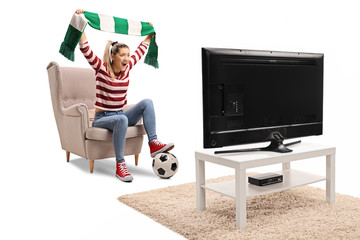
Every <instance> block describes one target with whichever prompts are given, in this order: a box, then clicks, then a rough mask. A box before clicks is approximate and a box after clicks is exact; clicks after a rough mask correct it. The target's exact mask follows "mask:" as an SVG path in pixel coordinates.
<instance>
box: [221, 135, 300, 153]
mask: <svg viewBox="0 0 360 240" xmlns="http://www.w3.org/2000/svg"><path fill="white" fill-rule="evenodd" d="M299 143H301V140H299V141H295V142H291V143H286V144H284V142H283V140H282V139H280V140H279V139H273V140H271V142H270V145H269V146H267V147H263V148H248V149H235V150H224V151H215V152H214V154H224V153H238V152H258V151H268V152H278V153H288V152H292V150H291V149H289V148H287V147H289V146H291V145H295V144H299Z"/></svg>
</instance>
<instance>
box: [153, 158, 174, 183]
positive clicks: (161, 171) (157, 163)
mask: <svg viewBox="0 0 360 240" xmlns="http://www.w3.org/2000/svg"><path fill="white" fill-rule="evenodd" d="M152 168H153V170H154V173H155V174H156V175H158V176H159V177H161V178H171V177H172V176H174V174H175V173H176V172H177V170H178V168H179V162H178V160H177V158H176V157H175V155H174V154H171V153H168V152H164V153H159V154H157V155H156V156H155V157H154V159H153V163H152Z"/></svg>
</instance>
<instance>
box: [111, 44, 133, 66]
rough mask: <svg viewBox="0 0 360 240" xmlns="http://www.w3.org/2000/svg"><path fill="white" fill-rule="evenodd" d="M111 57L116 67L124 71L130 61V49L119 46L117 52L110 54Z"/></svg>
mask: <svg viewBox="0 0 360 240" xmlns="http://www.w3.org/2000/svg"><path fill="white" fill-rule="evenodd" d="M111 58H112V60H113V64H114V65H115V66H116V68H118V69H120V71H124V70H125V68H126V65H127V64H128V63H129V61H130V50H129V48H127V47H123V48H119V52H118V53H116V54H115V55H114V54H111Z"/></svg>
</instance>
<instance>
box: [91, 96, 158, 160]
mask: <svg viewBox="0 0 360 240" xmlns="http://www.w3.org/2000/svg"><path fill="white" fill-rule="evenodd" d="M141 117H142V118H143V122H144V127H145V131H146V133H147V136H148V139H149V143H150V142H152V141H153V140H155V139H157V136H156V128H155V111H154V105H153V102H152V101H151V100H150V99H144V100H142V101H140V102H139V103H138V104H136V105H135V106H134V107H132V108H130V109H129V110H128V111H126V112H123V111H122V110H120V111H103V112H97V113H96V114H95V118H94V121H93V124H92V126H93V127H99V128H106V129H108V130H110V131H112V132H113V144H114V151H115V156H116V162H124V161H125V159H124V149H125V136H126V131H127V128H128V126H134V125H135V124H136V123H137V122H138V121H139V120H140V119H141Z"/></svg>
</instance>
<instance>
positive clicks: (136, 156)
mask: <svg viewBox="0 0 360 240" xmlns="http://www.w3.org/2000/svg"><path fill="white" fill-rule="evenodd" d="M138 162H139V154H135V166H137V165H138Z"/></svg>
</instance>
